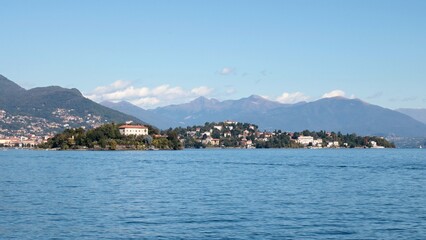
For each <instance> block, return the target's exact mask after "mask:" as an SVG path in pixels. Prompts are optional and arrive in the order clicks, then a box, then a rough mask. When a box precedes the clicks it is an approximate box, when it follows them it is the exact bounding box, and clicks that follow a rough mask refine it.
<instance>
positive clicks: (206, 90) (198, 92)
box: [191, 86, 213, 96]
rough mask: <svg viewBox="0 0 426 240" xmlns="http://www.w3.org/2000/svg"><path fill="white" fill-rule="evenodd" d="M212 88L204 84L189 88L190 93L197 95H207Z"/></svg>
mask: <svg viewBox="0 0 426 240" xmlns="http://www.w3.org/2000/svg"><path fill="white" fill-rule="evenodd" d="M212 90H213V89H211V88H208V87H205V86H201V87H197V88H193V89H192V90H191V93H193V94H195V95H197V96H206V95H209V94H210V93H211V92H212Z"/></svg>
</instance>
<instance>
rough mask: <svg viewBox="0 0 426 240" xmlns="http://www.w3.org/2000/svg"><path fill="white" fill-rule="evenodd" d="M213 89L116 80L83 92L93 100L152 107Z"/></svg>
mask: <svg viewBox="0 0 426 240" xmlns="http://www.w3.org/2000/svg"><path fill="white" fill-rule="evenodd" d="M212 91H213V89H211V88H208V87H206V86H200V87H195V88H193V89H191V90H189V89H183V88H182V87H179V86H170V85H168V84H163V85H159V86H156V87H153V88H148V87H136V86H133V85H132V84H131V82H127V81H121V80H120V81H116V82H114V83H112V84H110V85H107V86H100V87H97V88H95V89H94V90H93V91H92V92H90V93H88V94H85V96H86V97H87V98H90V99H92V100H93V101H97V102H100V101H114V102H116V101H129V102H131V103H133V104H135V105H137V106H140V107H143V108H147V107H148V108H152V107H157V106H162V105H168V104H174V103H181V102H185V101H189V100H191V99H193V98H195V97H198V96H206V95H209V94H210V93H211V92H212Z"/></svg>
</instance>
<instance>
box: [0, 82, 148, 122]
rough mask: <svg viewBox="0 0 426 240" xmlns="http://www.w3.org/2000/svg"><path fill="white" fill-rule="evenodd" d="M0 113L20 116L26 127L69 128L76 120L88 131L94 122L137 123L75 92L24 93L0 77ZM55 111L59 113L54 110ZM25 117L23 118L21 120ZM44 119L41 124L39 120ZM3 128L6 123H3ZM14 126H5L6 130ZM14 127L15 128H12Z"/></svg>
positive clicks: (42, 90)
mask: <svg viewBox="0 0 426 240" xmlns="http://www.w3.org/2000/svg"><path fill="white" fill-rule="evenodd" d="M0 109H2V110H4V111H6V113H7V114H9V115H11V116H22V117H21V118H22V119H25V121H26V123H27V124H28V125H35V124H34V123H33V124H31V120H34V119H32V118H37V121H39V122H40V121H41V122H43V121H49V122H51V124H48V125H52V126H53V125H55V124H61V125H63V124H69V123H72V122H73V121H74V120H75V121H77V120H78V124H77V122H76V124H77V125H79V126H80V125H82V126H87V127H90V125H91V124H94V123H95V122H96V123H97V124H101V123H104V122H112V121H114V122H125V121H128V120H132V121H136V122H140V120H139V119H137V118H135V117H133V116H130V115H126V114H124V113H121V112H118V111H116V110H112V109H110V108H107V107H104V106H102V105H100V104H98V103H95V102H93V101H92V100H89V99H87V98H85V97H84V96H83V95H82V94H81V93H80V91H78V90H77V89H75V88H73V89H66V88H62V87H58V86H50V87H38V88H33V89H30V90H26V89H24V88H22V87H20V86H19V85H17V84H16V83H14V82H12V81H11V80H9V79H7V78H6V77H4V76H2V75H0ZM58 109H59V110H58ZM24 116H25V118H24ZM43 119H44V120H43ZM2 125H3V128H4V127H5V126H6V123H3V124H2ZM11 125H13V126H15V125H16V122H12V123H9V127H10V126H11ZM15 127H17V126H15Z"/></svg>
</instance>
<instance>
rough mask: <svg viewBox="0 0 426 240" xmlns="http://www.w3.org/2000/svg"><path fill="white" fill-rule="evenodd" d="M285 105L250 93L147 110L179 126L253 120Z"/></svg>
mask: <svg viewBox="0 0 426 240" xmlns="http://www.w3.org/2000/svg"><path fill="white" fill-rule="evenodd" d="M285 106H287V105H283V104H280V103H278V102H274V101H270V100H267V99H265V98H263V97H260V96H256V95H252V96H250V97H248V98H242V99H239V100H227V101H223V102H221V101H219V100H217V99H207V98H205V97H199V98H197V99H195V100H193V101H191V102H189V103H184V104H179V105H170V106H166V107H160V108H156V109H153V110H149V111H152V112H154V113H156V114H157V115H159V116H164V117H167V118H168V119H174V120H175V122H178V123H179V124H180V125H181V126H188V125H199V124H204V123H205V122H213V121H215V122H217V121H224V120H226V119H236V120H237V119H247V120H249V119H253V120H255V119H256V116H257V115H259V114H267V113H268V112H269V111H270V110H272V109H275V108H280V107H285ZM241 121H242V120H241Z"/></svg>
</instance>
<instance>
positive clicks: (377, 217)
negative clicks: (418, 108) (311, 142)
mask: <svg viewBox="0 0 426 240" xmlns="http://www.w3.org/2000/svg"><path fill="white" fill-rule="evenodd" d="M50 238H57V239H99V238H102V239H132V238H133V239H426V151H425V150H402V149H362V150H361V149H354V150H343V149H342V150H184V151H146V152H76V151H69V152H51V151H17V150H9V151H1V150H0V239H50Z"/></svg>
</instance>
